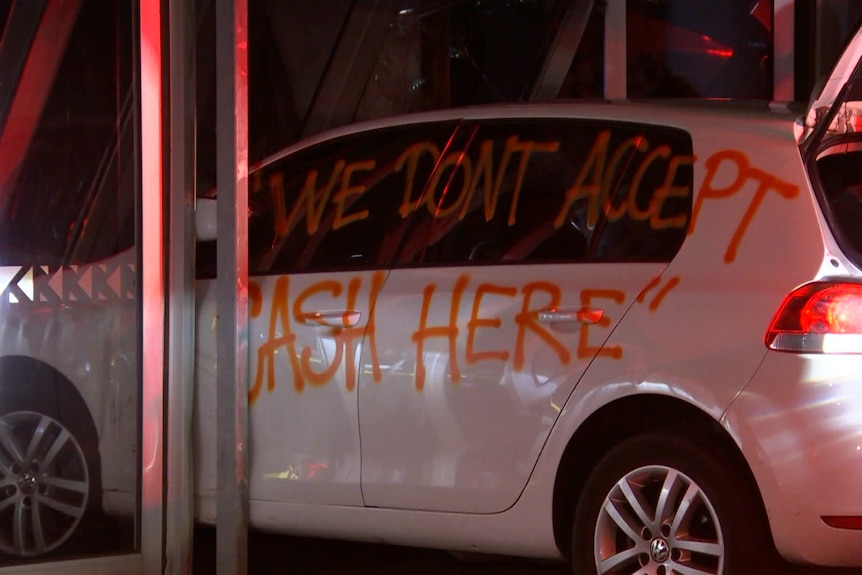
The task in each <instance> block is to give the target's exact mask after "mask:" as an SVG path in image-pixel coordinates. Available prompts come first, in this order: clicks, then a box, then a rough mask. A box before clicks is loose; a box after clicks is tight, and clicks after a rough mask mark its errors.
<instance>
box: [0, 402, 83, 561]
mask: <svg viewBox="0 0 862 575" xmlns="http://www.w3.org/2000/svg"><path fill="white" fill-rule="evenodd" d="M89 492H90V477H89V474H88V470H87V461H86V458H85V457H84V452H83V450H82V449H81V446H80V445H79V444H78V441H77V440H76V439H75V437H74V436H73V435H72V434H71V433H70V432H69V430H67V429H66V428H65V427H64V426H63V425H62V424H61V423H60V422H59V421H57V420H56V419H53V418H52V417H49V416H47V415H44V414H41V413H36V412H32V411H17V412H13V413H8V414H5V415H3V416H2V417H0V551H3V552H5V553H7V554H10V555H15V556H19V557H34V556H39V555H44V554H46V553H50V552H52V551H54V550H56V549H57V548H59V547H60V546H61V545H63V543H65V542H66V541H67V540H68V539H69V537H71V536H72V534H73V533H74V532H75V530H76V529H77V528H78V526H79V524H80V522H81V519H82V518H83V516H84V513H85V511H86V509H87V503H88V498H89Z"/></svg>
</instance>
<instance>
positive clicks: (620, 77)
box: [605, 0, 628, 100]
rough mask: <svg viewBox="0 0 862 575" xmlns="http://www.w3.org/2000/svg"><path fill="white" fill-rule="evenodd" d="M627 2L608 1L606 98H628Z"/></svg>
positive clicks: (619, 0)
mask: <svg viewBox="0 0 862 575" xmlns="http://www.w3.org/2000/svg"><path fill="white" fill-rule="evenodd" d="M627 40H628V35H627V29H626V0H608V3H607V7H606V8H605V98H607V99H608V100H624V99H625V98H626V97H627V96H628V85H627V82H628V76H627V69H626V66H627V62H626V59H627V54H626V49H627V48H626V42H627Z"/></svg>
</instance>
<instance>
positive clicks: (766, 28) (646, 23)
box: [626, 0, 772, 100]
mask: <svg viewBox="0 0 862 575" xmlns="http://www.w3.org/2000/svg"><path fill="white" fill-rule="evenodd" d="M626 26H627V38H626V49H627V62H628V72H627V73H628V96H629V97H630V98H690V97H695V98H739V99H764V100H768V99H771V98H772V60H771V58H772V2H771V1H768V0H722V1H721V2H715V1H713V0H628V4H627V14H626Z"/></svg>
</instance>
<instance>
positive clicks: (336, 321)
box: [297, 310, 362, 328]
mask: <svg viewBox="0 0 862 575" xmlns="http://www.w3.org/2000/svg"><path fill="white" fill-rule="evenodd" d="M361 318H362V313H361V312H358V311H352V310H341V311H313V312H309V313H303V314H300V315H299V317H298V318H297V319H298V320H299V321H300V322H301V323H303V324H305V325H312V326H324V327H341V328H345V327H354V326H356V325H357V324H358V323H359V320H360V319H361Z"/></svg>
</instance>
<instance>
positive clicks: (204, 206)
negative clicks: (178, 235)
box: [195, 198, 218, 242]
mask: <svg viewBox="0 0 862 575" xmlns="http://www.w3.org/2000/svg"><path fill="white" fill-rule="evenodd" d="M217 223H218V201H217V200H216V199H215V198H198V199H197V201H196V202H195V234H196V235H197V239H198V241H204V242H206V241H211V240H214V239H216V237H217V236H218V227H217Z"/></svg>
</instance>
